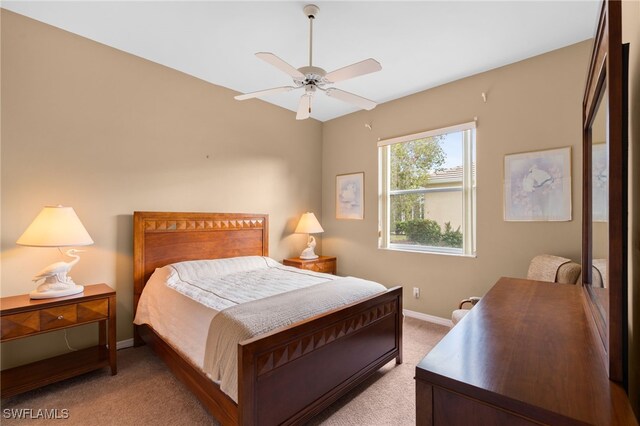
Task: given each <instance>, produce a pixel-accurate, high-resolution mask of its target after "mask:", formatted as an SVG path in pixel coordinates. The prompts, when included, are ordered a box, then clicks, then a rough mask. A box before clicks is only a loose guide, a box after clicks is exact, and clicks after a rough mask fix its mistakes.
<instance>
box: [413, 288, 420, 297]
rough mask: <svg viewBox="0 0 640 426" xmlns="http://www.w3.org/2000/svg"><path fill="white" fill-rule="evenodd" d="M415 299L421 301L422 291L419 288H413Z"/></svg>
mask: <svg viewBox="0 0 640 426" xmlns="http://www.w3.org/2000/svg"><path fill="white" fill-rule="evenodd" d="M413 297H414V298H415V299H420V289H419V288H418V287H414V288H413Z"/></svg>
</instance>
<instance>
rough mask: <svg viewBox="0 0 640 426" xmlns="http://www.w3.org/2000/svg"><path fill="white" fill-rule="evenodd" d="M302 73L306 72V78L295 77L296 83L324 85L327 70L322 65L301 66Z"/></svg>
mask: <svg viewBox="0 0 640 426" xmlns="http://www.w3.org/2000/svg"><path fill="white" fill-rule="evenodd" d="M298 71H300V72H301V73H302V74H304V77H305V79H304V80H298V79H294V80H295V82H296V83H298V84H301V85H307V84H313V85H314V86H320V87H322V86H324V85H325V81H324V76H325V75H327V72H326V71H325V70H323V69H322V68H320V67H311V66H309V67H300V68H298Z"/></svg>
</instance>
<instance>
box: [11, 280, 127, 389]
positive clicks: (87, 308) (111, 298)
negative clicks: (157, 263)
mask: <svg viewBox="0 0 640 426" xmlns="http://www.w3.org/2000/svg"><path fill="white" fill-rule="evenodd" d="M0 315H1V321H2V324H1V328H0V342H6V341H9V340H15V339H22V338H25V337H29V336H33V335H36V334H42V333H48V332H50V331H54V330H60V329H64V328H70V327H76V326H79V325H83V324H89V323H94V322H98V323H99V326H98V345H96V346H92V347H90V348H85V349H80V350H77V351H73V352H69V353H66V354H63V355H59V356H56V357H53V358H48V359H44V360H41V361H37V362H34V363H31V364H27V365H21V366H19V367H15V368H11V369H8V370H3V371H1V372H0V378H1V380H0V393H1V396H2V398H6V397H9V396H13V395H16V394H19V393H22V392H26V391H29V390H32V389H35V388H38V387H41V386H45V385H48V384H51V383H55V382H58V381H60V380H64V379H68V378H70V377H74V376H77V375H80V374H83V373H87V372H89V371H93V370H97V369H99V368H103V367H106V366H109V367H111V374H112V375H114V374H116V373H117V364H116V292H115V290H113V289H112V288H111V287H109V286H108V285H106V284H94V285H87V286H85V287H84V292H83V293H80V294H75V295H72V296H66V297H58V298H54V299H38V300H35V299H29V295H28V294H24V295H20V296H12V297H3V298H2V299H0ZM107 328H108V332H107ZM107 345H108V346H107Z"/></svg>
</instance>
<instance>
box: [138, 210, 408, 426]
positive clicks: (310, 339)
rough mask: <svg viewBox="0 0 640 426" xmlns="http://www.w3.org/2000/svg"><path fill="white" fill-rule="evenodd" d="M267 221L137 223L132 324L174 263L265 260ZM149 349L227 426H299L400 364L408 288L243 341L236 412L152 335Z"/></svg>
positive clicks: (190, 217)
mask: <svg viewBox="0 0 640 426" xmlns="http://www.w3.org/2000/svg"><path fill="white" fill-rule="evenodd" d="M268 229H269V225H268V215H263V214H246V213H240V214H230V213H175V212H135V213H134V315H135V311H137V307H138V302H139V300H140V296H141V294H142V291H143V289H144V287H145V285H146V283H147V281H148V280H149V278H150V277H151V275H152V273H153V272H154V271H155V269H156V268H161V267H163V266H165V265H169V264H173V263H176V262H182V261H189V260H201V259H226V258H232V257H239V256H268V255H269V248H268V241H269V237H268ZM134 340H135V345H141V344H143V343H146V344H147V345H149V346H150V347H151V348H152V349H153V350H154V351H155V352H156V353H157V355H158V356H159V357H160V358H161V359H162V360H163V361H164V362H165V363H166V364H167V365H168V367H169V368H170V369H171V370H172V371H173V373H174V374H175V375H176V377H177V378H178V379H180V380H181V381H182V382H183V383H184V384H185V385H186V386H187V387H188V388H189V389H190V390H191V391H192V392H193V393H194V395H195V396H196V397H198V399H200V401H201V402H202V403H203V404H204V406H205V407H206V408H207V409H208V410H209V411H210V412H211V414H212V415H213V416H214V417H215V418H216V419H217V420H218V421H219V422H220V423H221V424H223V425H257V424H260V425H275V424H301V423H304V422H305V421H308V420H309V419H310V418H311V417H313V416H314V415H315V414H317V413H318V412H320V411H321V410H322V409H324V408H326V407H327V406H329V405H330V404H331V403H333V402H334V401H335V400H336V399H338V398H339V397H340V396H342V395H344V394H345V393H347V392H348V391H349V390H351V389H352V388H354V387H355V386H356V385H358V384H359V383H361V382H362V381H363V380H365V379H366V378H367V377H369V376H370V375H372V374H373V373H375V372H376V371H377V370H378V369H379V368H380V367H382V366H383V365H385V364H386V363H388V362H390V361H392V360H393V359H394V358H395V360H396V363H398V364H399V363H401V362H402V288H401V287H395V288H391V289H388V290H386V291H384V292H382V293H380V294H377V295H374V296H370V297H367V298H365V299H363V300H360V301H357V302H355V303H351V304H348V305H345V306H343V307H340V308H338V309H334V310H331V311H328V312H325V313H322V314H319V315H316V316H313V317H311V318H308V319H306V320H303V321H301V322H297V323H295V324H292V325H288V326H285V327H280V328H278V329H276V330H273V331H270V332H268V333H265V334H262V335H259V336H256V337H254V338H251V339H248V340H244V341H241V342H240V343H239V344H238V347H237V365H238V367H237V368H238V373H237V376H238V377H237V389H238V390H237V398H236V399H237V402H236V401H234V400H233V399H232V398H231V397H229V396H228V395H227V394H225V393H224V392H223V391H222V390H221V389H220V386H219V385H218V384H217V383H215V382H214V381H212V380H211V379H210V378H209V377H207V375H206V374H205V373H204V372H203V371H202V370H201V368H199V367H198V366H197V365H195V364H194V362H193V360H192V359H190V358H189V357H188V356H185V354H184V352H183V351H181V350H180V349H179V348H176V347H174V346H173V345H172V344H170V343H168V342H167V341H165V339H163V337H161V335H160V334H159V333H158V332H156V330H154V329H153V328H152V327H151V326H149V325H136V326H135V330H134Z"/></svg>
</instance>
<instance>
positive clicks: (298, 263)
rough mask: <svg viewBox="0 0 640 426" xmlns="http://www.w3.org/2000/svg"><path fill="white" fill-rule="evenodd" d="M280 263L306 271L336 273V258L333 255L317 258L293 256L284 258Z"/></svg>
mask: <svg viewBox="0 0 640 426" xmlns="http://www.w3.org/2000/svg"><path fill="white" fill-rule="evenodd" d="M282 263H283V264H284V265H286V266H293V267H294V268H298V269H306V270H307V271H314V272H324V273H325V274H334V275H335V274H336V264H337V260H336V258H335V257H333V256H319V257H318V258H317V259H300V258H299V257H295V258H291V259H284V260H283V261H282Z"/></svg>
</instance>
